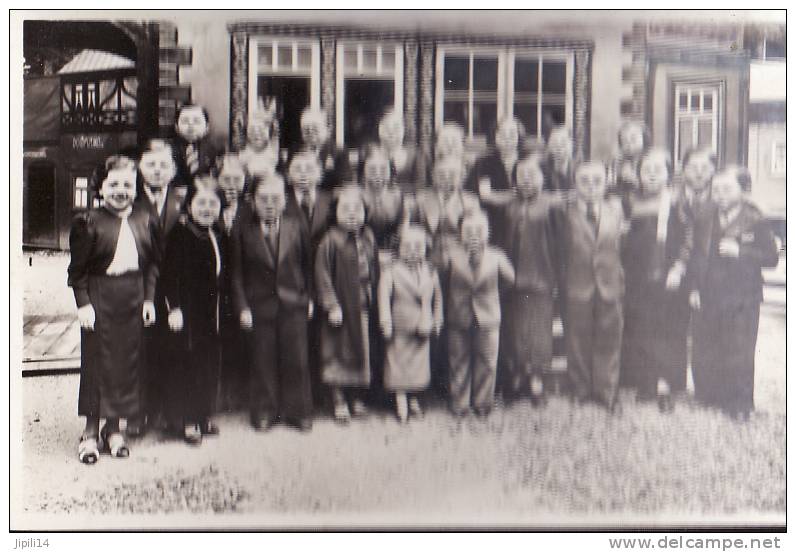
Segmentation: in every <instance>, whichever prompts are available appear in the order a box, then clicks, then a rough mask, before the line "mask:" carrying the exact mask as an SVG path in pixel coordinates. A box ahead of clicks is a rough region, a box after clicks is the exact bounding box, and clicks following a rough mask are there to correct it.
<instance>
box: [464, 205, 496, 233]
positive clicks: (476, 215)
mask: <svg viewBox="0 0 796 552" xmlns="http://www.w3.org/2000/svg"><path fill="white" fill-rule="evenodd" d="M474 223H478V224H480V225H482V226H483V227H484V228H486V232H487V236H488V235H489V234H490V229H489V217H488V216H487V215H486V213H485V212H484V211H483V210H481V209H478V210H475V211H471V212H469V213H467V214H466V215H464V216H463V217H462V220H461V222H460V223H459V234H461V233H462V230H463V229H464V227H465V225H467V224H474Z"/></svg>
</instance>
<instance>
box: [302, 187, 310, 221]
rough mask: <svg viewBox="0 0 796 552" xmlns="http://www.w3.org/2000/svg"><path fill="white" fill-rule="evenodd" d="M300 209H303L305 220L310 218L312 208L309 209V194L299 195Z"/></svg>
mask: <svg viewBox="0 0 796 552" xmlns="http://www.w3.org/2000/svg"><path fill="white" fill-rule="evenodd" d="M301 210H302V211H304V216H305V217H306V218H307V221H311V220H312V210H311V209H310V194H308V193H304V194H302V196H301Z"/></svg>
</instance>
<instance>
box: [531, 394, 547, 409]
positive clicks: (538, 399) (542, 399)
mask: <svg viewBox="0 0 796 552" xmlns="http://www.w3.org/2000/svg"><path fill="white" fill-rule="evenodd" d="M546 404H547V396H546V395H543V394H539V395H531V406H533V407H540V406H544V405H546Z"/></svg>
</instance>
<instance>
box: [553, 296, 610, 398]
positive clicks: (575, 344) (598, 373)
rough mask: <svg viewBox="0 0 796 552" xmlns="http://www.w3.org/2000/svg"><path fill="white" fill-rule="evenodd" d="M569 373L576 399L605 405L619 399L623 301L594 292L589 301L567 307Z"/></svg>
mask: <svg viewBox="0 0 796 552" xmlns="http://www.w3.org/2000/svg"><path fill="white" fill-rule="evenodd" d="M566 309H567V310H566V326H565V328H564V333H565V335H566V340H567V371H568V372H569V376H570V379H571V381H572V386H573V391H574V394H575V397H577V398H580V399H586V398H594V399H596V400H598V401H600V402H601V403H603V404H605V405H608V406H610V405H612V404H613V402H614V401H615V400H616V391H617V387H618V386H619V358H620V353H621V350H622V323H623V318H622V300H621V299H612V300H605V299H603V298H602V297H600V295H599V293H595V294H594V295H593V296H592V298H591V300H589V301H577V300H572V299H569V300H568V301H567V305H566Z"/></svg>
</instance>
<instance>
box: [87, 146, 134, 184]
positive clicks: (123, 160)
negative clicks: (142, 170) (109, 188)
mask: <svg viewBox="0 0 796 552" xmlns="http://www.w3.org/2000/svg"><path fill="white" fill-rule="evenodd" d="M123 169H129V170H130V171H136V170H137V169H138V164H137V163H136V162H135V160H134V159H133V158H132V157H128V156H127V155H118V154H117V155H111V156H110V157H108V158H107V159H105V162H103V163H100V164H99V165H97V167H96V169H95V170H94V178H93V181H94V189H95V190H99V189H100V188H101V187H102V183H103V182H104V181H105V179H106V178H108V173H109V172H111V171H118V170H123Z"/></svg>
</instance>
